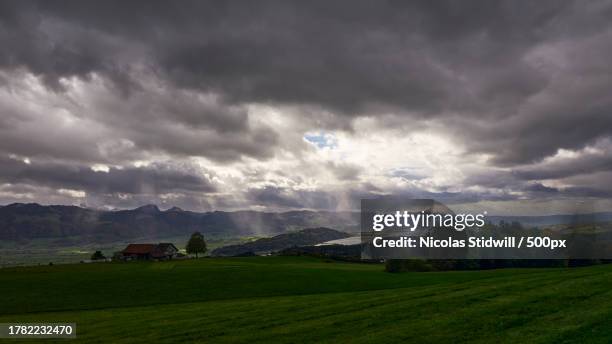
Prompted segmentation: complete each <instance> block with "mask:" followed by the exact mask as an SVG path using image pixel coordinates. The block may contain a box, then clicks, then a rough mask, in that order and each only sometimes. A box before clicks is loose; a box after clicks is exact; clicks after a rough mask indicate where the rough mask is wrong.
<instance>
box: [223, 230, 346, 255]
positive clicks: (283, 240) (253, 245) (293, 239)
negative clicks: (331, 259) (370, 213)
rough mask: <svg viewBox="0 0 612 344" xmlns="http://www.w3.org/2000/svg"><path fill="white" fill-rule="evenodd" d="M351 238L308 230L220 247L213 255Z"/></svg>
mask: <svg viewBox="0 0 612 344" xmlns="http://www.w3.org/2000/svg"><path fill="white" fill-rule="evenodd" d="M349 236H350V235H349V234H347V233H343V232H339V231H336V230H333V229H331V228H324V227H320V228H306V229H303V230H301V231H298V232H292V233H285V234H279V235H277V236H274V237H271V238H262V239H258V240H255V241H251V242H247V243H244V244H240V245H229V246H225V247H219V248H218V249H216V250H214V251H213V252H212V255H213V256H226V257H232V256H237V255H243V254H248V253H264V252H265V253H267V252H276V251H280V250H283V249H286V248H289V247H294V246H309V245H316V244H320V243H322V242H326V241H330V240H337V239H344V238H347V237H349Z"/></svg>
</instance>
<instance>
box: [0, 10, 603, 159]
mask: <svg viewBox="0 0 612 344" xmlns="http://www.w3.org/2000/svg"><path fill="white" fill-rule="evenodd" d="M3 6H4V8H3V11H2V12H3V16H2V24H1V25H2V26H1V27H2V31H0V32H1V36H0V37H2V41H3V44H4V47H5V49H3V52H2V53H1V54H0V65H3V66H5V67H8V68H15V67H25V68H27V69H29V70H30V71H32V72H33V73H35V74H37V75H41V76H42V77H43V78H44V79H45V80H47V83H48V84H50V85H56V86H57V85H60V83H59V81H58V79H59V78H60V77H66V76H79V77H83V78H87V77H88V76H89V75H90V74H91V73H92V72H96V73H100V74H104V75H106V76H108V77H109V79H111V80H115V82H122V80H123V81H125V80H126V79H129V78H130V77H131V76H130V75H129V73H127V72H126V71H129V70H130V65H131V64H132V63H134V62H142V63H145V64H147V65H150V66H151V67H152V69H153V70H155V71H157V72H158V73H160V75H161V76H162V77H163V78H165V79H167V80H168V81H170V82H172V83H174V84H175V85H176V86H177V87H187V88H195V89H198V90H205V91H207V92H214V93H217V94H220V95H221V96H222V97H223V98H224V99H225V100H227V101H230V102H234V103H245V102H262V103H267V102H273V103H280V104H312V105H319V106H323V107H324V108H329V109H332V110H333V111H337V112H338V113H344V114H355V115H359V114H367V113H371V112H372V111H380V110H385V109H386V111H391V112H397V113H408V112H409V113H410V114H411V115H412V116H417V117H421V118H422V117H434V116H441V117H446V116H449V115H451V114H457V113H459V114H461V117H462V118H467V119H468V120H469V121H470V122H469V123H472V124H463V125H460V124H457V126H458V127H460V129H462V130H465V131H468V133H467V134H469V135H472V134H473V133H475V134H476V137H477V138H478V139H479V141H478V142H475V143H473V144H472V145H471V147H472V148H473V149H474V150H476V151H482V152H488V153H493V154H495V155H496V157H495V161H498V162H499V163H504V164H508V163H515V162H526V161H533V160H536V159H539V158H542V157H543V156H546V155H550V154H552V153H554V152H555V151H556V149H557V148H568V149H573V148H580V147H583V146H584V145H585V144H587V143H589V142H591V141H592V140H593V139H595V138H598V137H603V136H606V135H610V134H611V129H610V128H612V123H611V122H610V118H612V116H609V111H610V109H612V104H610V103H609V101H603V102H602V100H604V99H602V97H603V96H604V94H601V92H603V90H604V89H609V87H610V86H612V84H610V81H609V80H610V68H609V64H608V63H606V62H605V61H607V59H606V58H605V57H607V56H609V55H610V53H612V46H611V45H610V43H609V42H610V39H609V38H610V37H606V35H605V33H606V32H607V30H609V29H610V24H609V23H610V21H609V20H608V19H609V17H610V13H611V11H610V4H609V3H607V2H604V3H586V4H585V3H580V4H576V3H574V2H571V1H538V2H529V1H469V2H457V1H437V2H434V3H432V2H430V1H409V2H394V1H389V2H385V3H374V2H367V1H350V2H349V1H336V2H327V1H326V2H323V1H314V2H310V1H309V2H284V1H263V2H235V1H226V2H206V1H204V2H201V1H200V2H181V3H179V4H170V3H168V2H157V1H153V2H151V1H147V2H138V1H131V2H129V3H126V2H112V1H108V2H90V1H60V2H53V3H49V2H44V1H43V2H26V3H25V4H23V3H21V2H20V3H17V2H8V3H4V5H3ZM598 34H599V35H600V36H601V37H599V38H598V37H597V35H598ZM565 39H567V40H570V41H571V42H572V43H570V44H574V43H575V44H576V45H577V46H578V47H579V48H580V45H581V44H582V45H584V48H593V49H590V50H589V54H588V56H587V57H586V58H587V61H586V64H587V65H588V67H584V65H585V60H583V56H581V54H580V52H581V50H580V49H579V50H578V51H573V50H571V49H570V51H567V52H565V53H567V55H568V58H569V59H570V60H569V61H568V65H567V66H564V67H562V68H563V69H565V70H562V71H560V72H565V73H567V74H568V75H567V76H564V77H562V78H559V77H557V76H555V71H551V70H550V69H547V68H546V67H547V66H546V65H544V66H543V65H538V62H537V61H536V62H533V61H531V62H530V61H528V59H526V56H527V55H528V54H529V53H530V52H531V51H532V50H533V49H534V48H536V47H538V46H542V45H544V44H546V43H548V42H559V41H563V40H565ZM589 40H593V42H592V44H589V43H588V42H589ZM606 42H608V43H606ZM598 43H602V44H598ZM570 48H571V47H570ZM552 53H554V51H553V52H552ZM563 53H564V52H559V54H563ZM572 53H573V54H574V55H575V56H572ZM546 63H547V62H546V61H544V62H543V64H546ZM602 75H603V76H605V75H607V78H602ZM573 77H581V78H584V79H585V81H586V82H583V83H582V85H581V86H575V85H572V84H566V85H557V84H555V83H556V82H561V81H568V82H571V80H572V78H573ZM597 78H599V80H595V79H597ZM606 80H608V81H606ZM597 90H599V94H598V92H597ZM542 92H547V93H550V97H555V99H552V100H551V101H552V102H553V104H535V105H531V104H528V102H529V101H530V99H531V98H530V97H534V96H535V95H537V94H540V93H542ZM585 97H586V98H585ZM576 113H580V114H581V115H582V120H580V119H579V117H581V116H578V115H576ZM453 116H454V115H453ZM203 117H206V116H203ZM195 118H197V117H195ZM500 118H517V120H516V121H513V120H512V119H510V120H505V121H501V122H497V120H498V119H500ZM193 119H194V117H191V120H193ZM187 120H190V118H188V119H187ZM449 120H451V121H452V118H451V119H449ZM579 120H580V121H583V125H581V126H577V125H576V124H577V123H578V121H579ZM479 121H482V122H483V123H479ZM584 122H586V123H584ZM474 123H475V124H474ZM570 129H573V130H570ZM519 132H520V134H519ZM517 135H521V136H520V137H521V139H520V140H517ZM510 142H514V143H515V144H513V145H512V148H511V149H510V148H507V149H503V148H504V147H508V144H509V143H510ZM500 148H501V149H500Z"/></svg>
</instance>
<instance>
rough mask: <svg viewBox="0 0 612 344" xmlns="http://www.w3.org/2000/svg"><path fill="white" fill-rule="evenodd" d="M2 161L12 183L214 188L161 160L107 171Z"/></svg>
mask: <svg viewBox="0 0 612 344" xmlns="http://www.w3.org/2000/svg"><path fill="white" fill-rule="evenodd" d="M0 165H1V166H2V169H1V170H0V182H3V183H10V184H32V185H44V186H50V187H55V188H58V189H62V188H65V189H73V190H80V191H85V192H93V193H103V194H114V193H120V194H163V193H168V192H173V191H188V192H192V191H195V192H203V193H206V192H212V191H214V190H215V188H214V186H213V185H212V183H211V182H210V181H209V180H207V179H206V178H204V177H202V176H199V175H196V174H193V173H190V172H188V171H181V170H178V169H173V168H172V166H168V165H162V164H157V165H154V166H149V167H140V168H136V167H128V168H123V169H117V168H110V169H109V171H108V172H104V171H94V170H92V169H91V168H89V167H85V166H72V165H65V164H60V163H36V162H32V163H29V164H27V163H24V162H22V161H19V160H15V159H10V158H2V159H0Z"/></svg>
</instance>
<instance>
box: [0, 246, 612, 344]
mask: <svg viewBox="0 0 612 344" xmlns="http://www.w3.org/2000/svg"><path fill="white" fill-rule="evenodd" d="M382 270H383V267H382V266H381V265H367V264H349V263H326V262H323V261H320V260H315V259H310V258H299V257H254V258H225V259H200V260H197V261H196V260H191V261H181V262H163V263H127V264H110V263H106V264H76V265H56V266H43V267H30V268H7V269H1V270H0V292H1V293H0V295H1V296H0V322H43V321H47V322H76V323H77V335H78V338H77V339H76V340H66V339H64V340H58V341H61V342H99V343H118V342H134V343H138V342H148V343H160V342H162V343H183V342H210V343H236V342H251V343H252V342H258V343H277V342H280V343H302V342H316V343H320V342H329V343H338V342H350V343H371V342H375V343H388V342H401V343H410V342H412V343H448V342H453V343H464V342H469V343H491V342H498V343H611V342H612V265H600V266H593V267H586V268H574V269H519V270H510V269H508V270H491V271H470V272H430V273H403V274H389V273H385V272H383V271H382ZM5 341H9V340H5ZM39 341H40V340H39ZM44 341H47V342H48V341H53V340H49V339H46V340H44ZM13 342H19V343H23V342H25V341H24V340H13Z"/></svg>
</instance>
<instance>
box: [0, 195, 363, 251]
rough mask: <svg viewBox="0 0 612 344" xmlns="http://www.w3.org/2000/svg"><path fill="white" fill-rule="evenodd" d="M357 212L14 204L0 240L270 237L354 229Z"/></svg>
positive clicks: (0, 222) (4, 213) (3, 217)
mask: <svg viewBox="0 0 612 344" xmlns="http://www.w3.org/2000/svg"><path fill="white" fill-rule="evenodd" d="M358 226H359V214H358V213H349V212H346V213H339V212H325V211H289V212H282V213H270V212H257V211H234V212H226V211H214V212H206V213H198V212H192V211H185V210H182V209H180V208H176V207H174V208H171V209H168V210H166V211H161V210H160V209H159V208H158V207H157V206H155V205H145V206H142V207H139V208H136V209H131V210H117V211H103V210H96V209H88V208H82V207H77V206H64V205H48V206H45V205H39V204H36V203H28V204H23V203H14V204H10V205H7V206H3V207H0V240H30V239H37V238H67V237H79V238H81V239H82V240H85V241H92V242H110V241H116V240H122V239H129V238H137V237H150V238H163V237H169V236H175V235H189V234H191V233H193V232H195V231H199V232H201V233H203V234H205V235H211V234H212V235H226V236H249V235H256V236H270V235H275V234H281V233H284V232H286V231H293V230H300V229H303V228H308V227H333V228H336V229H339V230H344V231H353V232H357V231H358Z"/></svg>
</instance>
